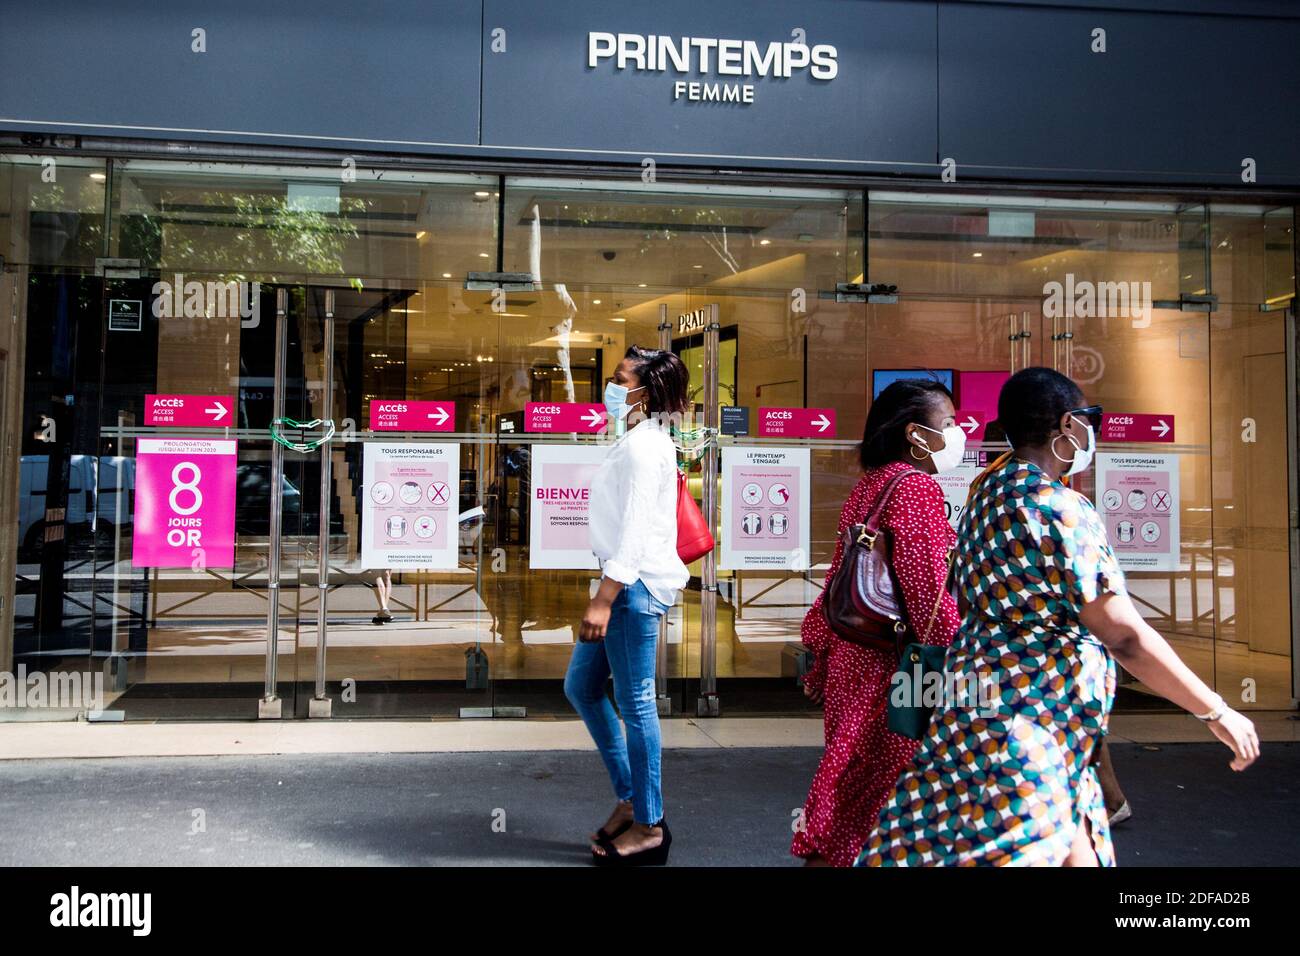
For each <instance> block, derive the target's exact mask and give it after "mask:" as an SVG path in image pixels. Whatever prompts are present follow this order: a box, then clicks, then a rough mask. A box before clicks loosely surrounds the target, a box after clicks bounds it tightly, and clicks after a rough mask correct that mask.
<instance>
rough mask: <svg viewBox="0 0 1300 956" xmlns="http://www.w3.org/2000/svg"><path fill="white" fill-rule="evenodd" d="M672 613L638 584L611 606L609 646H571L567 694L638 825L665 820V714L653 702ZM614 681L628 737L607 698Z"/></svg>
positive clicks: (606, 642) (592, 643) (595, 643)
mask: <svg viewBox="0 0 1300 956" xmlns="http://www.w3.org/2000/svg"><path fill="white" fill-rule="evenodd" d="M667 610H668V608H667V607H666V606H665V605H664V604H662V603H660V602H659V601H657V600H655V599H654V597H652V596H651V594H650V592H649V591H648V590H647V589H646V586H645V585H644V584H642V583H641V582H640V581H637V582H636V584H633V585H630V586H627V587H625V588H623V590H622V591H620V592H619V593H618V597H617V598H615V599H614V604H613V606H612V607H611V608H610V615H609V626H608V627H607V628H606V629H605V639H604V640H603V641H589V642H582V641H579V642H578V644H577V645H576V646H575V647H574V648H573V657H572V658H571V659H570V660H569V670H568V673H567V674H565V675H564V696H565V697H567V698H569V703H571V704H573V707H574V709H575V710H576V711H577V712H578V714H579V716H581V717H582V720H583V723H585V724H586V725H587V731H588V732H589V733H590V734H591V739H592V740H594V741H595V742H596V748H597V749H598V750H599V751H600V756H601V758H602V759H603V760H604V761H605V769H606V770H608V771H609V779H610V782H611V783H613V785H614V795H615V796H616V797H618V799H619V800H631V801H632V814H633V817H634V819H635V820H636V822H637V823H643V824H645V825H647V826H653V825H654V824H656V823H658V822H659V821H660V820H661V819H663V815H664V806H663V795H662V793H661V792H660V785H659V711H658V708H657V706H656V703H655V650H656V645H657V643H658V640H659V619H660V618H661V617H663V615H664V614H665V613H666V612H667ZM611 674H612V675H613V677H614V699H615V700H617V701H618V709H619V713H621V714H622V715H623V723H624V724H625V725H626V726H627V737H626V739H624V736H623V731H622V729H621V728H620V727H619V725H618V715H617V714H615V713H614V707H613V705H612V704H611V703H610V702H609V698H608V697H607V696H606V694H605V684H606V683H607V682H608V680H609V678H610V675H611Z"/></svg>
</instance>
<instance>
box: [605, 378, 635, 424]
mask: <svg viewBox="0 0 1300 956" xmlns="http://www.w3.org/2000/svg"><path fill="white" fill-rule="evenodd" d="M643 388H645V386H644V385H638V386H637V387H636V388H628V387H627V386H626V385H620V384H618V382H606V383H605V410H606V411H607V412H609V417H610V418H612V419H613V420H614V421H615V422H616V423H618V424H619V425H621V424H622V422H623V420H624V419H625V418H627V410H628V409H627V396H628V395H629V394H630V393H631V392H639V391H640V390H641V389H643Z"/></svg>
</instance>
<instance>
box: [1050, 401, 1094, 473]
mask: <svg viewBox="0 0 1300 956" xmlns="http://www.w3.org/2000/svg"><path fill="white" fill-rule="evenodd" d="M1070 417H1071V418H1072V419H1074V421H1076V422H1078V424H1080V425H1082V426H1083V427H1084V428H1086V429H1088V447H1087V448H1081V447H1079V443H1078V442H1076V441H1075V440H1074V439H1073V438H1071V437H1070V436H1069V435H1058V436H1057V438H1064V439H1065V440H1066V441H1068V442H1069V443H1070V444H1071V445H1073V446H1074V456H1073V457H1072V458H1062V457H1061V456H1060V455H1056V443H1055V442H1053V443H1052V454H1053V455H1056V459H1057V461H1068V462H1069V463H1070V467H1069V468H1067V469H1066V470H1065V473H1066V474H1067V475H1077V474H1078V473H1079V472H1081V471H1084V470H1086V469H1087V467H1088V466H1089V465H1091V464H1092V456H1093V455H1094V454H1096V451H1097V436H1096V434H1095V433H1094V432H1093V430H1092V423H1091V422H1081V421H1079V419H1077V418H1075V417H1074V416H1073V415H1071V416H1070Z"/></svg>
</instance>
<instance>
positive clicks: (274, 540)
mask: <svg viewBox="0 0 1300 956" xmlns="http://www.w3.org/2000/svg"><path fill="white" fill-rule="evenodd" d="M288 315H289V290H288V289H283V288H280V289H276V290H275V373H274V375H275V377H274V380H273V385H272V391H271V418H272V419H277V418H283V417H284V359H285V355H284V351H285V339H286V338H287V335H288V327H289V318H288ZM283 484H284V446H282V445H281V444H280V443H279V442H277V441H273V442H271V488H270V495H269V497H270V499H271V518H270V521H271V524H270V527H269V529H268V532H269V533H268V535H267V551H266V685H265V687H264V688H263V693H262V700H261V702H260V703H259V704H258V708H257V716H258V717H261V718H278V717H281V716H283V707H282V701H281V700H280V698H279V697H277V696H276V669H277V666H278V664H279V652H280V512H281V498H282V497H283Z"/></svg>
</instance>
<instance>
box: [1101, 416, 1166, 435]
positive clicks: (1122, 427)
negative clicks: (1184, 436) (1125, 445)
mask: <svg viewBox="0 0 1300 956" xmlns="http://www.w3.org/2000/svg"><path fill="white" fill-rule="evenodd" d="M1097 437H1098V440H1099V441H1126V442H1172V441H1173V440H1174V416H1173V415H1133V414H1130V413H1128V412H1110V413H1106V414H1104V415H1103V416H1102V420H1101V434H1100V435H1099V436H1097Z"/></svg>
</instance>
